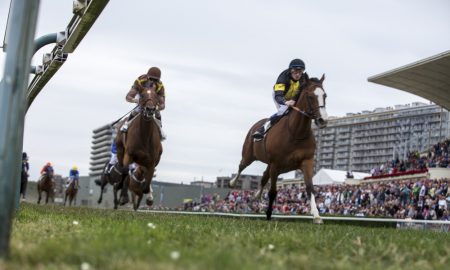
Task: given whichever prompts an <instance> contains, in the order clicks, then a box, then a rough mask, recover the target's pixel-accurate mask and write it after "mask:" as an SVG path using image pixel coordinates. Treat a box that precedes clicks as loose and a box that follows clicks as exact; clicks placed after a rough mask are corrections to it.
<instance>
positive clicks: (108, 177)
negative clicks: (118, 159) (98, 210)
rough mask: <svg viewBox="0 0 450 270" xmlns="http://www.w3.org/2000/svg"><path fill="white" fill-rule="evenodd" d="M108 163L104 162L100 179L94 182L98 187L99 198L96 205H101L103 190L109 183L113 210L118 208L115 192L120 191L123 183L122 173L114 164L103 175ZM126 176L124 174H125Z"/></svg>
mask: <svg viewBox="0 0 450 270" xmlns="http://www.w3.org/2000/svg"><path fill="white" fill-rule="evenodd" d="M108 163H109V161H107V162H106V164H105V167H104V168H103V173H102V176H101V178H100V181H97V180H96V181H95V183H96V184H98V185H99V186H100V198H98V201H97V203H101V202H102V200H103V192H104V190H105V186H106V185H107V184H108V183H110V184H111V185H112V186H113V194H114V209H117V207H118V206H119V199H118V198H117V192H118V191H119V190H120V189H122V185H123V181H122V174H123V173H124V172H123V170H122V169H119V168H118V166H119V164H118V163H116V164H115V165H114V166H113V167H112V168H111V170H110V172H109V174H106V173H105V170H106V168H107V166H108ZM125 174H126V172H125Z"/></svg>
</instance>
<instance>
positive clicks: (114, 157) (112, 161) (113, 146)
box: [104, 140, 118, 174]
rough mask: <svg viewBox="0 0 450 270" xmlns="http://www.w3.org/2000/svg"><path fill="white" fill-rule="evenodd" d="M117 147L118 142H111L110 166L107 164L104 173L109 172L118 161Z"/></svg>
mask: <svg viewBox="0 0 450 270" xmlns="http://www.w3.org/2000/svg"><path fill="white" fill-rule="evenodd" d="M117 161H118V160H117V147H116V142H115V141H114V140H113V141H112V144H111V158H110V159H109V163H108V166H106V168H105V171H104V173H105V174H109V172H110V171H111V168H112V167H113V166H114V165H116V163H117Z"/></svg>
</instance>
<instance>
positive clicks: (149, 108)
mask: <svg viewBox="0 0 450 270" xmlns="http://www.w3.org/2000/svg"><path fill="white" fill-rule="evenodd" d="M139 105H140V106H141V108H142V111H141V114H142V116H143V117H144V119H145V120H150V119H151V118H153V114H154V113H155V111H156V108H157V106H158V95H157V94H156V91H155V88H154V87H151V88H146V89H145V90H144V91H143V92H141V98H140V99H139Z"/></svg>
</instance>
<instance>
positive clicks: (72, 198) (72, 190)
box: [64, 180, 78, 206]
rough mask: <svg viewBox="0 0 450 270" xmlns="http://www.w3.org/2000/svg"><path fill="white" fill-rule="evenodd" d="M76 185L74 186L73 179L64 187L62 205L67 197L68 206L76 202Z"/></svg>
mask: <svg viewBox="0 0 450 270" xmlns="http://www.w3.org/2000/svg"><path fill="white" fill-rule="evenodd" d="M77 193H78V187H76V186H75V180H71V181H70V184H69V186H68V187H67V189H66V192H65V196H64V206H66V202H67V198H69V206H72V202H73V205H76V204H77Z"/></svg>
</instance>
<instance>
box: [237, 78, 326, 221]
mask: <svg viewBox="0 0 450 270" xmlns="http://www.w3.org/2000/svg"><path fill="white" fill-rule="evenodd" d="M324 79H325V75H323V76H322V78H321V79H320V80H318V79H317V78H311V79H310V80H309V81H308V82H307V85H306V88H305V89H303V90H302V92H301V94H300V97H299V98H298V100H297V102H296V103H295V105H294V106H293V107H292V108H291V110H290V111H289V113H288V115H287V116H285V117H283V118H282V119H281V120H280V121H279V123H278V124H276V125H275V126H273V127H272V128H271V129H270V130H269V131H268V132H267V134H266V136H265V138H264V139H263V140H260V141H254V140H253V138H252V134H253V132H255V130H256V129H257V128H258V127H260V126H261V125H262V124H263V123H264V122H265V121H266V119H262V120H260V121H259V122H257V123H256V124H255V125H253V127H252V128H251V129H250V131H249V132H248V133H247V137H246V138H245V142H244V145H243V149H242V159H241V162H240V164H239V170H238V173H237V175H236V176H235V177H234V178H233V179H232V180H231V181H230V187H234V186H235V185H236V182H237V180H238V179H239V176H240V174H241V172H242V171H243V170H244V169H245V168H246V167H247V166H249V165H250V164H251V163H253V161H255V160H259V161H262V162H264V163H266V164H267V168H266V170H265V171H264V174H263V176H262V178H261V187H260V190H259V191H258V193H257V194H256V196H255V197H257V198H260V196H261V194H262V191H263V189H264V187H265V186H266V184H267V182H268V180H269V178H270V189H269V206H268V209H267V212H266V216H267V219H268V220H270V219H271V216H272V210H273V209H272V208H273V202H274V200H275V198H276V196H277V186H276V181H277V179H278V175H280V174H282V173H286V172H289V171H293V170H297V169H300V170H302V172H303V175H304V181H305V184H306V192H307V196H308V198H309V199H310V201H311V214H312V215H313V216H314V223H322V219H321V218H320V216H319V212H318V211H317V206H316V202H315V197H314V187H313V182H312V176H313V170H314V152H315V150H316V141H315V139H314V135H313V132H312V130H311V119H314V121H315V123H316V125H317V126H318V127H319V128H324V127H326V125H327V122H326V120H327V113H326V111H325V98H326V94H325V91H324V90H323V86H322V84H323V81H324Z"/></svg>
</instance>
